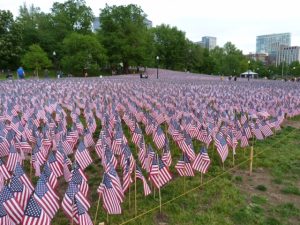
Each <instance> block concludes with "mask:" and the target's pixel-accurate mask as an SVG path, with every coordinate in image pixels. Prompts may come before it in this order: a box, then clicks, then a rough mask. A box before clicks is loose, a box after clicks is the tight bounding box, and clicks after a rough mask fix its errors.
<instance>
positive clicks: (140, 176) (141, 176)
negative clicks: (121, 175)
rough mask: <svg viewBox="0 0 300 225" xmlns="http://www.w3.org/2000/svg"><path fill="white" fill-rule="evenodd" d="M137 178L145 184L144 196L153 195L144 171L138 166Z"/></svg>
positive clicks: (136, 169)
mask: <svg viewBox="0 0 300 225" xmlns="http://www.w3.org/2000/svg"><path fill="white" fill-rule="evenodd" d="M135 176H136V178H138V179H140V180H141V181H142V182H143V188H144V195H145V196H147V195H149V194H151V189H150V187H149V185H148V183H147V181H146V178H145V177H144V175H143V173H142V170H141V169H140V167H139V166H138V165H136V167H135Z"/></svg>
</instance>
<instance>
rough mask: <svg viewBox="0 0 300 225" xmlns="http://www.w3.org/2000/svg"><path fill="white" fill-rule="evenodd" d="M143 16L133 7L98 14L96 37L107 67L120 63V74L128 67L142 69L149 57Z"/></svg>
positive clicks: (147, 37)
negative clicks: (133, 66) (139, 66)
mask: <svg viewBox="0 0 300 225" xmlns="http://www.w3.org/2000/svg"><path fill="white" fill-rule="evenodd" d="M145 19H146V15H145V13H144V12H143V10H142V9H141V8H140V7H138V6H136V5H132V4H130V5H127V6H108V5H106V7H105V8H104V9H102V10H101V13H100V21H101V26H100V29H99V31H98V32H99V37H100V40H101V42H102V43H103V45H104V47H105V48H106V50H107V55H108V57H109V63H110V65H111V67H115V65H117V64H119V63H122V64H123V72H124V73H128V72H129V71H128V68H129V65H136V66H138V65H145V64H147V63H148V62H149V60H150V56H152V46H151V36H150V35H151V34H150V32H149V31H148V29H147V27H146V23H145Z"/></svg>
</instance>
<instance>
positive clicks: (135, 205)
mask: <svg viewBox="0 0 300 225" xmlns="http://www.w3.org/2000/svg"><path fill="white" fill-rule="evenodd" d="M134 212H135V215H137V202H136V169H135V173H134Z"/></svg>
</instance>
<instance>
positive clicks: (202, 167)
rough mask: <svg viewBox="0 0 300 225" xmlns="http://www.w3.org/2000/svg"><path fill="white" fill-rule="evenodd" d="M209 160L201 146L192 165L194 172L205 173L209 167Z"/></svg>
mask: <svg viewBox="0 0 300 225" xmlns="http://www.w3.org/2000/svg"><path fill="white" fill-rule="evenodd" d="M210 163H211V162H210V158H209V156H208V154H207V150H206V148H205V147H204V146H203V147H202V148H201V150H200V153H199V154H198V155H197V156H196V159H195V161H194V162H193V164H192V167H193V169H194V170H197V171H199V172H200V173H206V172H207V170H208V168H209V166H210Z"/></svg>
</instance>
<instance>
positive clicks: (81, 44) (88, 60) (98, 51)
mask: <svg viewBox="0 0 300 225" xmlns="http://www.w3.org/2000/svg"><path fill="white" fill-rule="evenodd" d="M63 52H64V56H63V58H62V66H63V68H64V70H66V71H68V72H71V73H73V74H77V75H78V74H82V73H83V71H84V70H89V71H91V72H92V73H95V72H99V69H100V66H103V65H104V64H105V62H106V55H105V50H104V48H103V46H102V45H101V44H100V43H99V42H98V40H97V38H96V36H95V35H93V34H90V35H83V34H77V33H72V34H71V35H69V36H68V37H66V38H65V39H64V41H63Z"/></svg>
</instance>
